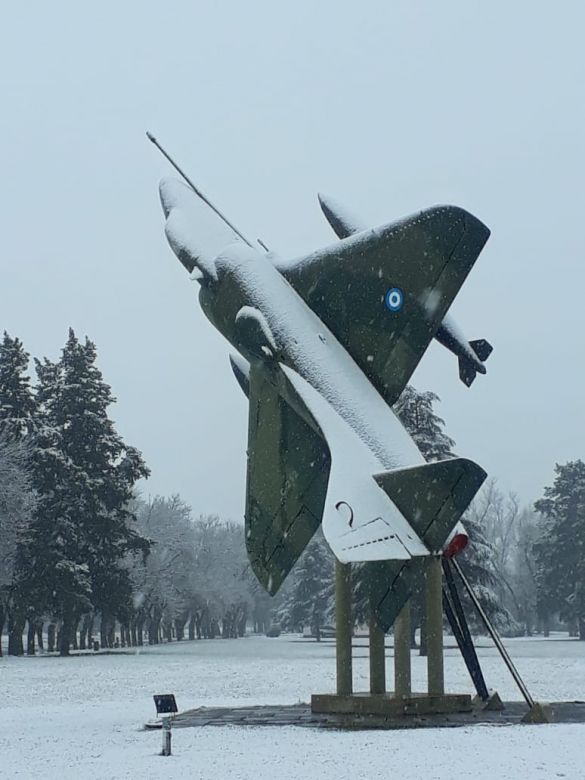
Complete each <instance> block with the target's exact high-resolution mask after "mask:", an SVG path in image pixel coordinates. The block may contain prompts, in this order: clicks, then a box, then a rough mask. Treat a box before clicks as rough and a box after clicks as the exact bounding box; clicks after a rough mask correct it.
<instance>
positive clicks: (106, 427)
mask: <svg viewBox="0 0 585 780" xmlns="http://www.w3.org/2000/svg"><path fill="white" fill-rule="evenodd" d="M96 360H97V352H96V347H95V345H94V344H93V342H92V341H90V340H89V339H87V338H86V339H85V340H84V341H80V340H79V339H78V338H77V336H76V335H75V333H74V332H73V330H70V332H69V335H68V338H67V341H66V344H65V346H64V348H63V350H62V352H61V355H60V357H59V359H58V360H56V361H54V362H53V361H50V360H48V359H47V358H44V359H42V360H35V361H34V367H35V381H34V384H33V381H32V379H31V377H30V375H29V364H30V357H29V355H28V353H27V352H26V351H25V349H24V346H23V344H22V342H21V341H20V340H19V339H18V338H12V337H11V336H9V335H8V334H7V333H5V334H4V337H3V340H2V342H1V343H0V636H1V634H2V632H3V631H4V629H6V631H7V634H8V652H9V653H10V654H14V655H20V654H22V653H24V651H25V647H24V643H23V634H24V632H25V630H26V636H27V641H26V651H27V652H28V653H31V654H33V653H34V652H35V650H36V648H37V647H39V648H44V642H46V649H47V650H49V651H53V650H57V651H59V652H60V653H61V654H63V655H67V654H68V653H69V652H70V648H71V647H73V648H74V649H77V648H79V649H84V648H88V647H92V646H93V643H94V642H99V645H100V646H101V647H105V648H109V647H114V646H118V645H124V646H126V645H127V646H136V645H141V644H143V643H157V642H160V641H163V640H167V641H168V640H171V639H177V640H181V639H196V638H213V637H217V636H221V637H225V638H231V637H237V636H242V635H243V634H244V633H245V631H246V626H247V625H251V626H252V627H253V629H254V630H255V631H262V632H263V631H266V630H267V629H268V627H269V625H270V623H271V622H275V623H278V624H279V625H281V626H282V628H284V629H285V630H296V629H299V628H301V627H303V626H309V627H310V628H311V630H312V633H313V634H314V635H315V636H317V638H319V636H320V633H321V631H322V629H323V627H324V626H326V625H327V624H328V623H332V621H333V599H334V578H333V569H334V567H333V557H332V554H331V551H330V550H329V548H328V546H327V544H326V543H325V540H324V539H323V536H322V534H321V533H320V532H318V533H317V534H316V536H315V538H314V539H313V541H312V542H311V544H310V545H309V546H308V548H307V550H306V551H305V553H304V554H303V556H302V557H301V559H300V561H299V562H298V564H297V566H296V567H295V569H294V570H293V572H292V573H291V575H290V576H289V578H288V579H287V582H286V583H285V585H284V587H283V589H282V591H281V593H280V594H279V595H278V596H277V597H276V598H275V599H270V597H268V596H267V595H266V594H265V593H264V592H263V591H262V589H261V588H260V586H259V585H258V584H257V582H256V580H255V579H254V577H253V575H252V573H251V571H250V567H249V565H248V561H247V558H246V553H245V544H244V530H243V527H242V525H241V524H239V523H231V522H225V521H222V520H220V519H219V518H218V517H215V516H199V517H193V514H192V510H191V507H189V506H188V505H187V504H186V503H185V502H183V501H182V500H181V498H180V497H179V496H172V497H166V498H165V497H161V496H156V497H154V498H148V499H145V498H142V497H140V496H139V495H138V494H137V490H136V485H137V482H138V481H139V480H140V479H142V478H146V477H147V476H148V474H149V469H148V467H147V465H146V463H145V462H144V459H143V457H142V455H141V453H140V452H139V451H138V450H137V449H136V448H135V447H132V446H130V445H128V444H127V443H125V442H124V441H123V439H122V438H121V436H120V435H119V433H118V432H117V431H116V430H115V426H114V424H113V423H112V421H111V419H110V418H109V416H108V409H109V407H110V406H111V405H112V404H113V403H114V402H115V398H114V397H113V395H112V392H111V388H110V387H109V385H107V384H106V382H105V381H104V379H103V377H102V374H101V372H100V370H99V368H98V367H97V364H96ZM438 402H439V399H438V397H437V396H436V395H435V394H433V393H430V392H419V391H417V390H415V389H414V388H413V387H410V386H409V387H407V388H406V389H405V391H404V393H403V394H402V396H401V398H400V399H399V401H398V403H397V405H396V408H395V409H396V412H397V413H398V415H399V416H400V418H401V420H402V422H403V423H404V425H405V426H406V428H407V429H408V430H409V431H410V433H411V434H412V435H413V437H414V439H415V440H416V442H417V444H418V446H419V448H420V450H421V452H422V453H423V455H424V457H425V458H426V459H427V460H429V461H432V460H440V459H443V458H446V457H451V456H452V455H453V453H454V448H455V442H454V441H453V440H452V439H451V438H450V437H449V436H448V435H447V433H446V431H445V423H444V421H443V420H442V419H441V418H440V417H439V416H438V414H437V412H436V405H437V404H438ZM464 522H465V524H466V526H467V528H468V531H469V534H470V537H471V544H470V545H469V548H468V549H467V550H466V551H465V553H464V554H463V556H462V565H463V567H464V568H465V570H466V573H467V576H468V577H469V578H470V580H471V581H472V582H473V584H474V586H475V589H476V591H477V593H478V595H479V598H480V600H481V601H482V604H483V606H484V608H485V609H486V610H487V611H488V613H489V614H490V615H491V617H492V619H493V620H494V621H495V623H496V625H497V626H498V628H499V629H500V631H501V632H502V633H504V634H507V635H513V634H527V635H530V634H531V633H533V632H535V631H544V632H545V633H546V632H547V631H548V630H549V629H550V627H551V626H559V625H561V624H562V625H564V626H566V627H567V628H568V630H569V631H570V633H572V634H574V635H579V636H580V637H581V638H585V622H584V616H585V531H584V527H585V525H584V522H585V464H584V463H583V462H582V461H575V462H570V463H567V464H564V465H557V466H556V470H555V478H554V483H553V485H552V486H550V487H547V488H546V489H545V491H544V496H543V498H541V499H540V500H538V501H537V502H536V503H535V504H534V505H533V506H529V507H524V508H521V507H520V506H519V503H518V501H517V499H516V498H515V496H514V495H513V494H508V495H504V494H503V493H502V492H501V491H500V490H499V489H498V486H497V484H496V483H495V482H493V481H491V482H488V483H487V485H486V486H485V487H484V489H483V490H482V492H481V493H480V495H479V496H478V498H477V499H476V500H475V501H474V503H473V504H472V506H471V507H470V509H469V510H468V512H467V513H466V516H465V518H464ZM353 569H354V571H353V576H354V599H355V604H354V607H355V608H354V616H355V620H356V621H357V622H361V623H365V622H366V621H367V617H368V604H367V595H366V593H367V589H366V588H365V586H364V576H363V570H362V569H361V568H360V567H359V566H355V567H353ZM412 613H413V621H412V623H413V643H414V632H415V631H416V630H417V629H420V636H421V640H422V643H423V645H424V599H423V594H422V593H416V592H415V593H414V594H413V599H412ZM470 614H472V613H471V612H470ZM475 627H476V628H478V629H479V628H480V626H479V625H477V624H476V626H475ZM0 652H1V644H0Z"/></svg>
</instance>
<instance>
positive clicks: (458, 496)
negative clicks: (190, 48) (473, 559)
mask: <svg viewBox="0 0 585 780" xmlns="http://www.w3.org/2000/svg"><path fill="white" fill-rule="evenodd" d="M485 478H486V473H485V471H484V470H483V469H482V468H481V467H480V466H478V465H477V464H476V463H474V462H473V461H471V460H467V459H466V458H451V459H449V460H443V461H438V462H437V463H426V464H425V465H424V466H413V467H410V468H406V469H398V470H395V471H387V472H385V473H383V474H376V475H375V476H374V479H375V480H376V482H377V483H378V485H379V486H380V487H381V488H382V490H384V492H385V493H386V494H387V495H388V497H389V498H390V499H391V501H392V502H393V503H394V504H395V505H396V507H397V508H398V509H399V511H400V512H401V514H402V515H403V516H404V517H405V518H406V520H408V522H409V523H410V525H411V526H412V528H413V529H414V531H415V532H416V534H417V535H418V536H419V537H420V539H421V540H422V541H423V542H424V544H425V545H426V547H427V548H428V549H429V550H430V551H431V552H439V551H441V550H442V549H443V546H444V544H445V542H446V541H447V538H448V536H449V534H450V533H451V531H452V530H453V528H454V527H455V525H456V524H457V522H458V521H459V518H460V517H461V515H462V514H463V512H464V511H465V510H466V509H467V507H468V506H469V504H470V502H471V500H472V499H473V497H474V496H475V494H476V493H477V491H478V490H479V488H480V486H481V484H482V483H483V481H484V480H485Z"/></svg>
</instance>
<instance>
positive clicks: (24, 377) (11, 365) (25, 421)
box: [0, 331, 35, 441]
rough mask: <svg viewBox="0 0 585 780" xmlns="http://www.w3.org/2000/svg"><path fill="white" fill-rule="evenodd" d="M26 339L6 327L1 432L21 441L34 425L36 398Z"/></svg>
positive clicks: (1, 352) (1, 349)
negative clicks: (29, 370)
mask: <svg viewBox="0 0 585 780" xmlns="http://www.w3.org/2000/svg"><path fill="white" fill-rule="evenodd" d="M29 359H30V355H29V354H28V353H27V352H25V350H24V347H23V344H22V341H20V339H18V338H11V337H10V336H9V335H8V333H7V332H6V331H4V337H3V339H2V342H1V343H0V434H2V435H3V436H4V437H5V439H6V440H10V441H20V440H21V439H22V438H23V437H24V436H25V435H26V434H27V433H30V432H31V430H32V427H33V419H34V411H35V400H34V396H33V393H32V390H31V387H30V377H29V375H28V363H29Z"/></svg>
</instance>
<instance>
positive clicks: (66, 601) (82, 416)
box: [21, 330, 149, 655]
mask: <svg viewBox="0 0 585 780" xmlns="http://www.w3.org/2000/svg"><path fill="white" fill-rule="evenodd" d="M95 361H96V349H95V345H94V344H93V343H92V342H91V341H89V339H86V340H85V343H84V344H81V343H80V342H79V341H78V339H77V337H76V336H75V333H74V332H73V330H70V331H69V338H68V340H67V343H66V345H65V348H64V349H63V352H62V356H61V359H60V360H59V361H58V363H52V362H50V361H49V360H47V359H45V360H44V361H42V362H41V361H36V368H37V375H38V379H39V386H38V391H37V399H38V404H39V414H38V417H39V424H38V431H37V436H36V449H35V456H34V458H35V487H36V489H37V492H38V495H39V499H38V506H37V509H36V512H35V516H34V521H33V528H32V533H31V537H30V544H29V546H28V549H27V551H26V555H25V560H23V561H22V566H21V574H22V577H21V580H22V583H21V584H22V588H23V589H24V591H25V592H26V591H27V590H28V597H29V600H30V601H31V602H32V603H35V604H37V605H42V607H43V608H47V609H50V610H51V611H52V612H53V614H56V615H57V616H59V617H61V619H62V621H63V626H62V630H61V647H60V650H61V653H62V654H63V655H67V654H68V652H69V643H70V638H71V634H72V632H73V631H74V630H75V627H76V625H77V621H78V619H79V616H80V615H81V614H82V613H83V612H85V611H87V610H88V609H90V608H91V607H93V608H94V609H97V610H100V611H101V613H102V620H108V619H110V618H111V615H119V616H120V617H127V613H129V611H130V608H131V583H130V577H129V572H128V568H127V566H126V565H125V564H124V559H125V557H126V555H127V553H129V552H130V551H133V550H144V551H145V550H146V549H147V548H148V542H147V541H146V540H145V539H144V538H143V537H142V536H140V534H139V533H137V531H136V530H134V529H133V527H132V525H133V523H134V521H135V517H134V514H133V512H132V509H131V500H132V498H133V489H134V484H135V482H136V481H137V480H138V479H140V478H141V477H146V476H147V475H148V473H149V472H148V469H147V468H146V466H145V464H144V461H143V460H142V457H141V455H140V453H139V452H138V451H137V450H136V449H135V448H133V447H129V446H127V445H126V444H125V443H124V442H123V440H122V438H121V437H120V436H119V434H118V433H117V432H116V431H115V428H114V425H113V423H112V421H111V420H110V419H109V417H108V414H107V409H108V407H109V406H110V404H112V403H113V402H114V400H115V399H114V398H113V396H112V393H111V390H110V387H109V386H108V385H107V384H106V383H105V382H104V381H103V378H102V375H101V372H100V371H99V369H98V368H97V366H96V365H95ZM31 564H32V565H33V566H34V571H35V573H36V576H35V580H34V582H33V583H28V582H27V580H26V576H25V571H26V568H27V566H30V565H31Z"/></svg>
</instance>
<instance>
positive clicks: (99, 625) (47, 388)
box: [0, 330, 264, 655]
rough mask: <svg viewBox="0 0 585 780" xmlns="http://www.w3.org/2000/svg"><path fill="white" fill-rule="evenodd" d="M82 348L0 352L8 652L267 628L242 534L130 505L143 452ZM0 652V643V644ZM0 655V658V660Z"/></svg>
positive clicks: (92, 353)
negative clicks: (52, 355) (53, 356)
mask: <svg viewBox="0 0 585 780" xmlns="http://www.w3.org/2000/svg"><path fill="white" fill-rule="evenodd" d="M96 358H97V353H96V347H95V345H94V343H93V342H92V341H90V340H89V339H87V338H86V339H85V340H84V341H80V340H79V339H78V338H77V336H76V335H75V333H74V332H73V330H70V331H69V336H68V338H67V342H66V344H65V346H64V348H63V350H62V352H61V356H60V358H59V359H58V360H57V361H54V362H53V361H50V360H48V359H47V358H44V359H43V360H38V359H37V360H35V361H34V366H35V374H36V382H35V384H34V385H33V383H32V381H31V378H30V376H29V373H28V366H29V361H30V357H29V355H28V353H27V352H26V351H25V349H24V346H23V344H22V342H21V341H20V340H19V339H18V338H12V337H11V336H9V335H8V334H7V333H4V337H3V340H2V342H1V344H0V635H1V633H2V631H3V629H4V627H5V626H6V629H7V632H8V652H9V654H13V655H20V654H22V653H23V652H24V646H23V632H24V630H25V628H27V652H28V653H31V654H32V653H34V652H35V645H39V646H41V647H42V646H43V642H44V637H45V636H46V641H47V645H48V647H47V649H48V650H49V651H52V650H59V652H60V653H61V654H62V655H67V654H68V653H69V651H70V648H71V647H72V646H73V647H74V648H78V647H79V648H81V649H83V648H86V647H88V646H89V644H90V642H91V643H93V642H94V641H98V640H97V635H96V632H97V631H98V630H99V641H100V643H101V646H102V647H111V646H114V645H115V644H128V645H139V644H142V643H143V642H144V641H148V642H151V643H155V642H158V641H160V640H161V638H162V637H166V638H170V637H171V636H175V637H178V638H180V637H182V636H183V635H184V634H185V632H186V634H187V635H188V636H198V637H213V636H217V635H221V636H230V637H231V636H237V635H241V634H243V632H244V630H245V625H246V622H247V620H248V619H249V618H252V619H254V620H255V621H256V624H257V625H258V626H261V627H262V628H263V620H264V618H263V617H262V615H261V614H260V611H261V609H263V607H262V598H261V596H260V595H259V594H257V588H256V587H255V585H254V583H253V582H252V580H251V575H250V572H249V570H248V567H247V562H246V560H245V550H244V538H243V529H242V528H241V527H240V526H239V525H237V524H234V523H226V522H221V521H220V520H219V519H218V518H215V517H202V518H198V519H197V520H196V521H192V519H191V510H190V508H189V507H188V506H187V505H186V504H184V503H183V502H182V501H181V500H180V499H179V498H178V497H172V498H169V499H165V498H161V497H156V498H153V499H149V500H144V499H140V498H138V497H137V494H136V483H137V482H138V480H140V479H141V478H145V477H147V476H148V475H149V469H148V467H147V465H146V463H145V462H144V459H143V457H142V455H141V453H140V452H139V451H138V450H137V449H136V448H135V447H132V446H130V445H128V444H127V443H125V442H124V441H123V439H122V437H121V436H120V435H119V433H118V432H117V431H116V429H115V427H114V424H113V422H112V421H111V419H110V418H109V416H108V408H109V407H110V406H111V404H113V403H114V402H115V398H114V397H113V395H112V392H111V389H110V387H109V385H107V384H106V382H105V381H104V379H103V377H102V374H101V372H100V370H99V368H98V367H97V365H96ZM0 648H1V645H0ZM0 652H1V649H0Z"/></svg>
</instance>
